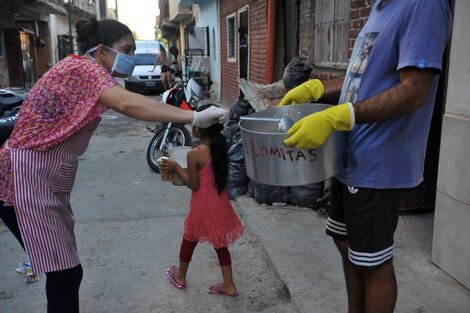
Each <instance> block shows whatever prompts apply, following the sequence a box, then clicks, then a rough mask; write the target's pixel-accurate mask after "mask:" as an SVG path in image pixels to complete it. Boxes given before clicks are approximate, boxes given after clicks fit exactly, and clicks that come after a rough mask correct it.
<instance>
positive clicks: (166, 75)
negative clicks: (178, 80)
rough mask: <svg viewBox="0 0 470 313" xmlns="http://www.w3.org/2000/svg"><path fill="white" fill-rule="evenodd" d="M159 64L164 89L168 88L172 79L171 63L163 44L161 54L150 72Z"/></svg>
mask: <svg viewBox="0 0 470 313" xmlns="http://www.w3.org/2000/svg"><path fill="white" fill-rule="evenodd" d="M158 64H160V66H161V73H160V79H161V80H162V84H163V89H165V90H168V89H169V88H170V86H171V81H172V76H171V64H170V60H169V59H168V56H167V55H166V51H165V48H163V46H160V54H159V55H158V57H157V61H156V62H155V65H154V66H153V69H152V70H151V71H150V72H153V71H154V70H155V68H156V67H157V65H158Z"/></svg>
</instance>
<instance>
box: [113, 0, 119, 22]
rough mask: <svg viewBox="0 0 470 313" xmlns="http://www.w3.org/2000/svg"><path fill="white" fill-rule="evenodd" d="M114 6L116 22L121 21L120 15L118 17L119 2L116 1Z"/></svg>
mask: <svg viewBox="0 0 470 313" xmlns="http://www.w3.org/2000/svg"><path fill="white" fill-rule="evenodd" d="M114 6H115V7H116V9H115V10H114V13H115V14H116V20H119V15H118V0H114Z"/></svg>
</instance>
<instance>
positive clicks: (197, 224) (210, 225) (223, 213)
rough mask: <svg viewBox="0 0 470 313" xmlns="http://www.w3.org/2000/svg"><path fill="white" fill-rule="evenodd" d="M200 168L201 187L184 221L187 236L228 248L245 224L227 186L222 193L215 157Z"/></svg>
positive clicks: (239, 235) (189, 238) (192, 200)
mask: <svg viewBox="0 0 470 313" xmlns="http://www.w3.org/2000/svg"><path fill="white" fill-rule="evenodd" d="M196 149H197V150H198V151H199V152H201V153H202V154H204V155H205V156H206V157H207V159H208V161H207V163H206V165H204V167H203V168H201V169H200V170H199V189H198V190H197V191H193V192H192V194H191V203H190V208H189V213H188V216H187V217H186V220H185V222H184V234H183V237H184V239H186V240H188V241H199V242H204V241H207V242H209V243H211V244H212V245H213V246H214V248H215V249H219V248H223V247H227V246H229V245H230V244H232V243H233V242H235V240H237V239H238V238H240V237H241V235H242V234H243V230H244V228H243V225H242V223H241V222H240V219H239V218H238V216H237V214H236V213H235V210H234V209H233V207H232V205H231V203H230V201H229V198H228V193H227V188H225V190H224V191H223V192H222V193H221V194H220V195H219V194H218V192H217V187H216V185H215V180H214V174H213V170H212V160H211V157H210V156H209V155H207V153H205V152H204V151H202V150H201V149H199V147H197V148H196Z"/></svg>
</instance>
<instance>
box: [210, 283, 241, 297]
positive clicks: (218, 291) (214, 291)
mask: <svg viewBox="0 0 470 313" xmlns="http://www.w3.org/2000/svg"><path fill="white" fill-rule="evenodd" d="M207 293H208V294H210V295H222V296H227V297H232V298H234V297H236V296H238V290H237V292H235V293H233V294H231V293H226V292H225V291H223V290H222V284H215V285H212V286H210V287H209V289H207Z"/></svg>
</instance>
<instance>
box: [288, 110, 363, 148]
mask: <svg viewBox="0 0 470 313" xmlns="http://www.w3.org/2000/svg"><path fill="white" fill-rule="evenodd" d="M353 127H354V108H353V106H352V104H351V103H343V104H339V105H336V106H334V107H331V108H328V109H326V110H323V111H320V112H316V113H313V114H310V115H308V116H306V117H304V118H302V119H301V120H299V121H298V122H297V123H295V124H294V125H293V126H292V127H291V128H290V129H289V130H288V131H287V138H286V139H285V140H284V144H285V145H288V146H295V147H296V148H298V149H304V148H308V149H315V148H318V147H319V146H321V145H322V144H323V143H324V142H325V141H326V140H327V139H328V137H329V136H330V134H331V133H332V132H333V131H334V130H340V131H347V130H351V129H352V128H353Z"/></svg>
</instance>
